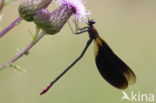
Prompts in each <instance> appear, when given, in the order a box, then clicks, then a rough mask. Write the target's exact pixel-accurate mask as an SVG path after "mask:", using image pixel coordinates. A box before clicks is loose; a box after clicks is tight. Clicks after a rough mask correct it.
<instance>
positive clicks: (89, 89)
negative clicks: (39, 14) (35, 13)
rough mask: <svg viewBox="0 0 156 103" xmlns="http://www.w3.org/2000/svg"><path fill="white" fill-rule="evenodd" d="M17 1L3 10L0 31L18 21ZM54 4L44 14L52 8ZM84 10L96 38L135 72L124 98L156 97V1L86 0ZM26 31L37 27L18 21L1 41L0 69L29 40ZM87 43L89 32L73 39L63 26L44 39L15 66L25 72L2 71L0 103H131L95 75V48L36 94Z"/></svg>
mask: <svg viewBox="0 0 156 103" xmlns="http://www.w3.org/2000/svg"><path fill="white" fill-rule="evenodd" d="M21 2H22V0H17V1H16V2H12V3H11V4H9V5H8V6H6V7H5V8H4V9H3V12H2V14H3V20H2V21H1V22H0V26H1V27H2V28H1V29H0V31H1V30H2V29H3V28H5V27H6V26H8V25H9V24H10V23H11V22H12V21H13V20H15V18H17V17H18V11H17V10H18V5H19V4H20V3H21ZM54 5H55V4H54V3H53V4H52V5H50V7H49V8H48V9H49V10H51V11H52V10H54V9H56V6H54ZM85 5H86V7H87V9H88V10H90V11H91V18H92V19H94V20H95V21H96V22H97V23H96V24H95V26H96V28H97V30H98V32H99V34H100V36H101V37H102V38H103V39H104V40H105V41H106V42H107V43H108V44H109V45H110V47H111V48H112V49H113V50H114V52H115V53H116V54H117V55H118V56H119V57H120V58H122V59H123V60H124V61H125V62H126V63H127V64H128V65H129V66H130V67H131V68H132V70H133V71H134V72H135V73H136V76H137V82H136V84H134V85H132V86H129V88H128V89H126V90H125V91H126V93H127V94H128V95H130V94H131V91H134V92H135V93H138V92H141V93H146V94H149V93H152V94H155V95H156V82H155V78H156V74H155V73H156V0H87V2H86V4H85ZM28 31H31V32H32V33H34V32H35V25H34V24H33V23H30V22H25V21H22V22H21V23H20V24H19V25H18V26H16V27H15V28H14V29H13V30H11V31H10V32H9V33H8V34H7V35H6V36H4V37H3V38H0V64H3V63H5V62H6V61H8V60H9V59H11V58H12V57H13V56H14V55H15V54H16V53H17V51H16V47H18V48H20V49H22V48H24V47H25V46H26V45H27V44H28V43H29V42H30V41H31V40H32V38H31V35H30V34H29V32H28ZM87 40H88V34H87V33H85V34H83V35H79V36H77V35H73V34H72V32H71V30H70V28H69V26H68V25H67V24H66V25H65V26H64V27H63V29H62V30H61V31H60V32H59V33H57V34H56V35H48V36H45V37H44V38H43V39H42V40H41V41H39V43H38V44H37V45H36V46H35V47H33V48H32V49H31V50H30V55H29V56H24V57H22V58H21V59H19V60H18V61H17V62H16V64H17V65H19V66H21V67H22V68H24V70H25V71H26V72H25V73H20V72H19V71H17V70H15V69H13V68H6V69H4V70H2V71H0V103H132V102H129V101H127V100H124V101H121V97H122V90H118V89H116V88H114V87H112V86H111V85H109V84H108V83H107V82H106V81H105V80H103V78H102V77H101V76H100V74H99V73H98V70H97V67H96V65H95V60H94V51H93V44H92V45H91V46H90V47H89V49H88V50H87V53H86V54H85V56H84V57H83V59H82V60H81V61H79V62H78V63H77V64H76V65H75V66H74V67H73V68H72V69H71V70H70V71H69V72H68V73H67V74H66V75H65V76H63V78H61V79H60V80H59V81H58V82H57V83H56V84H55V85H54V86H53V87H52V88H51V89H50V91H48V92H47V93H46V94H45V95H43V96H40V95H39V94H40V92H41V90H42V89H44V88H45V87H46V86H47V85H48V83H49V82H50V81H51V80H53V79H54V78H55V77H56V76H57V75H58V74H59V73H61V72H62V71H63V70H64V69H65V68H66V67H67V66H68V65H69V64H70V63H72V62H73V60H75V58H76V57H78V56H79V55H80V53H81V51H82V49H83V48H84V46H85V44H86V42H87ZM155 101H156V100H155ZM153 103H154V102H153Z"/></svg>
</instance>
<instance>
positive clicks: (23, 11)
mask: <svg viewBox="0 0 156 103" xmlns="http://www.w3.org/2000/svg"><path fill="white" fill-rule="evenodd" d="M51 1H52V0H24V2H23V3H21V4H20V6H19V9H18V11H19V14H20V16H21V17H22V18H23V19H25V20H26V21H33V20H34V17H33V16H34V14H35V12H37V11H38V10H40V9H42V8H47V7H48V5H49V4H50V3H51Z"/></svg>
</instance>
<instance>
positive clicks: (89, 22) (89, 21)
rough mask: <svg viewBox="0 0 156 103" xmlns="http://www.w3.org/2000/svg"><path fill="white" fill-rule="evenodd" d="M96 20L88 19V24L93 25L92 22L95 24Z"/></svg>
mask: <svg viewBox="0 0 156 103" xmlns="http://www.w3.org/2000/svg"><path fill="white" fill-rule="evenodd" d="M95 23H96V22H95V21H94V20H88V25H89V26H93V24H95Z"/></svg>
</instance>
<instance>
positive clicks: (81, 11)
mask: <svg viewBox="0 0 156 103" xmlns="http://www.w3.org/2000/svg"><path fill="white" fill-rule="evenodd" d="M57 3H58V4H60V5H68V7H69V8H72V9H74V13H73V14H74V16H75V19H78V20H79V21H81V22H84V23H85V22H86V21H87V17H88V15H89V14H90V13H89V12H88V11H87V10H86V8H85V7H84V3H83V0H58V1H57Z"/></svg>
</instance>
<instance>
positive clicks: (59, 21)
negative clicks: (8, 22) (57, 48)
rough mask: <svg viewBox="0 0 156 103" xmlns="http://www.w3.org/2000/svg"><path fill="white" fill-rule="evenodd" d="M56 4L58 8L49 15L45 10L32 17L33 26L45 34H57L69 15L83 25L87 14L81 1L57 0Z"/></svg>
mask: <svg viewBox="0 0 156 103" xmlns="http://www.w3.org/2000/svg"><path fill="white" fill-rule="evenodd" d="M57 3H59V5H60V6H59V8H58V9H56V10H55V11H53V12H52V13H51V14H50V15H49V12H48V11H47V10H41V11H39V12H37V13H36V14H35V15H34V22H35V24H36V25H37V26H39V27H41V28H42V29H43V30H45V32H46V33H47V34H56V33H57V32H59V31H60V29H61V28H62V27H63V26H64V24H65V23H66V22H67V20H68V19H69V17H70V16H71V15H74V16H75V18H76V19H78V20H80V21H81V22H84V23H85V21H86V18H87V16H88V15H89V13H88V12H87V10H86V9H85V7H84V5H83V3H82V0H58V2H57ZM47 16H48V17H47ZM41 19H42V20H41Z"/></svg>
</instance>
